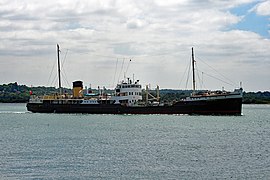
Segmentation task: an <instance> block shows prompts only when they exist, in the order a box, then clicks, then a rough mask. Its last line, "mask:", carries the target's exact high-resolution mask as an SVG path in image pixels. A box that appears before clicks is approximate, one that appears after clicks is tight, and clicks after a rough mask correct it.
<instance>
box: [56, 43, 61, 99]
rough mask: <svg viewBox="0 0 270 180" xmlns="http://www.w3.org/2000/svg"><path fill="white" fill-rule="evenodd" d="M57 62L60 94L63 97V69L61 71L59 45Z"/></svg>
mask: <svg viewBox="0 0 270 180" xmlns="http://www.w3.org/2000/svg"><path fill="white" fill-rule="evenodd" d="M57 61H58V83H59V93H60V95H62V87H61V69H60V48H59V45H58V44H57Z"/></svg>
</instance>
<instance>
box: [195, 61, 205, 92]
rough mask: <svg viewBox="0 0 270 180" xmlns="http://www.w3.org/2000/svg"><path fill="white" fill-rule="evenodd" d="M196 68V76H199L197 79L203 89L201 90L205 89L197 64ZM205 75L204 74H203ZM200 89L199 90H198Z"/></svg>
mask: <svg viewBox="0 0 270 180" xmlns="http://www.w3.org/2000/svg"><path fill="white" fill-rule="evenodd" d="M195 66H196V71H197V73H196V75H197V79H198V80H199V84H200V87H201V89H203V88H204V87H203V83H202V80H201V78H200V75H199V73H198V72H199V70H198V69H199V68H198V66H197V63H195ZM202 73H203V72H202ZM196 82H198V81H196ZM197 89H198V88H197Z"/></svg>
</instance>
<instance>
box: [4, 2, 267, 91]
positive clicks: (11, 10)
mask: <svg viewBox="0 0 270 180" xmlns="http://www.w3.org/2000/svg"><path fill="white" fill-rule="evenodd" d="M250 2H255V1H253V0H241V1H238V0H228V1H213V0H208V1H200V0H188V1H187V0H181V1H179V0H177V1H176V0H169V1H163V0H149V1H144V0H137V1H132V0H108V1H99V0H92V1H87V0H84V1H73V0H68V1H64V0H62V1H52V0H48V1H44V2H42V3H41V2H40V1H38V0H29V1H16V0H14V1H3V0H2V2H0V16H1V20H0V40H1V44H0V63H1V62H2V64H0V65H1V67H0V77H2V78H0V82H3V83H4V82H11V81H19V82H22V83H26V84H28V85H29V84H34V85H47V84H46V83H47V81H48V80H47V78H48V76H49V75H46V74H47V73H48V71H50V68H51V67H52V65H53V62H54V60H55V44H56V43H59V44H60V47H61V49H62V57H63V58H64V54H65V52H66V49H69V51H68V54H67V61H68V62H69V63H66V65H65V68H66V69H67V74H68V76H69V78H68V79H70V80H76V79H79V78H80V79H82V80H84V81H85V83H88V82H89V81H91V83H92V85H93V86H94V85H102V84H103V83H104V84H112V82H111V79H112V77H111V76H113V74H114V71H115V62H116V59H117V58H118V59H119V64H118V69H117V71H118V73H119V72H120V67H119V66H120V59H121V60H122V59H123V58H126V59H129V58H132V59H133V60H132V62H131V68H130V70H129V71H130V74H132V73H135V74H136V75H137V76H139V78H140V79H141V80H142V83H144V84H146V83H149V82H151V83H153V84H160V85H161V87H163V88H178V84H179V83H178V82H179V79H181V75H182V74H183V72H184V70H185V65H186V63H187V60H189V56H190V48H191V46H194V47H195V49H196V55H198V56H200V55H202V56H203V57H205V58H207V59H208V60H209V62H210V63H211V64H213V65H214V66H216V67H218V68H219V70H222V71H224V74H226V75H228V76H230V77H231V79H233V80H235V81H236V82H238V81H241V80H246V81H247V83H244V84H247V89H251V90H254V89H260V90H266V89H267V88H268V87H267V85H265V84H270V82H269V80H268V78H264V76H265V71H268V69H269V66H270V64H269V61H268V59H267V58H268V57H269V55H270V53H269V52H270V49H269V47H270V41H269V39H263V38H262V37H260V35H258V34H255V33H253V32H248V31H239V30H234V31H228V29H229V27H230V26H231V25H233V24H236V23H238V22H239V21H240V20H241V18H242V17H239V16H236V15H234V14H231V13H230V12H229V10H230V8H233V7H236V6H239V5H241V4H246V3H250ZM268 2H269V1H265V2H262V3H260V4H259V5H258V6H256V8H257V9H256V10H257V11H256V12H258V13H265V12H266V10H265V8H262V7H265V6H266V5H265V3H268ZM269 12H270V11H269ZM4 61H5V63H3V62H4ZM7 62H10V63H12V65H11V64H9V63H7ZM21 62H24V63H21ZM20 64H24V67H23V68H16V66H19V65H20ZM254 64H256V66H257V67H258V69H259V71H258V72H257V73H256V74H257V76H256V77H254V76H253V75H252V71H253V70H254ZM261 64H263V66H262V65H261ZM35 65H36V66H35ZM126 65H127V62H125V64H124V67H126ZM44 66H45V67H46V68H44ZM103 66H104V68H102V67H103ZM240 66H241V67H244V68H245V69H244V70H241V68H240ZM24 71H27V72H28V73H27V74H28V75H27V76H26V75H25V76H24V75H23V74H24V73H23V72H24ZM131 71H132V72H131ZM239 72H241V74H240V73H239ZM263 72H264V73H263ZM37 74H38V75H37ZM31 75H32V76H33V78H31V79H29V76H31ZM36 76H37V77H36ZM269 76H270V75H269ZM35 77H36V78H35ZM236 77H237V79H235V78H236ZM258 79H260V81H261V82H264V83H261V82H260V81H258ZM261 79H263V80H261ZM249 82H250V83H249ZM249 84H250V85H249ZM208 85H209V88H216V86H215V85H214V82H213V83H212V82H209V84H208ZM219 87H220V86H219ZM181 88H183V87H181Z"/></svg>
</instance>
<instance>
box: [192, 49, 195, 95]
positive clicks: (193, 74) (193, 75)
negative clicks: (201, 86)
mask: <svg viewBox="0 0 270 180" xmlns="http://www.w3.org/2000/svg"><path fill="white" fill-rule="evenodd" d="M191 51H192V79H193V94H194V93H195V89H196V87H195V68H194V65H195V60H194V52H193V47H192V49H191Z"/></svg>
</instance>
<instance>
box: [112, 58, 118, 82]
mask: <svg viewBox="0 0 270 180" xmlns="http://www.w3.org/2000/svg"><path fill="white" fill-rule="evenodd" d="M117 66H118V58H117V60H116V65H115V70H114V76H113V83H112V86H114V84H115V76H116V73H117Z"/></svg>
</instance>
